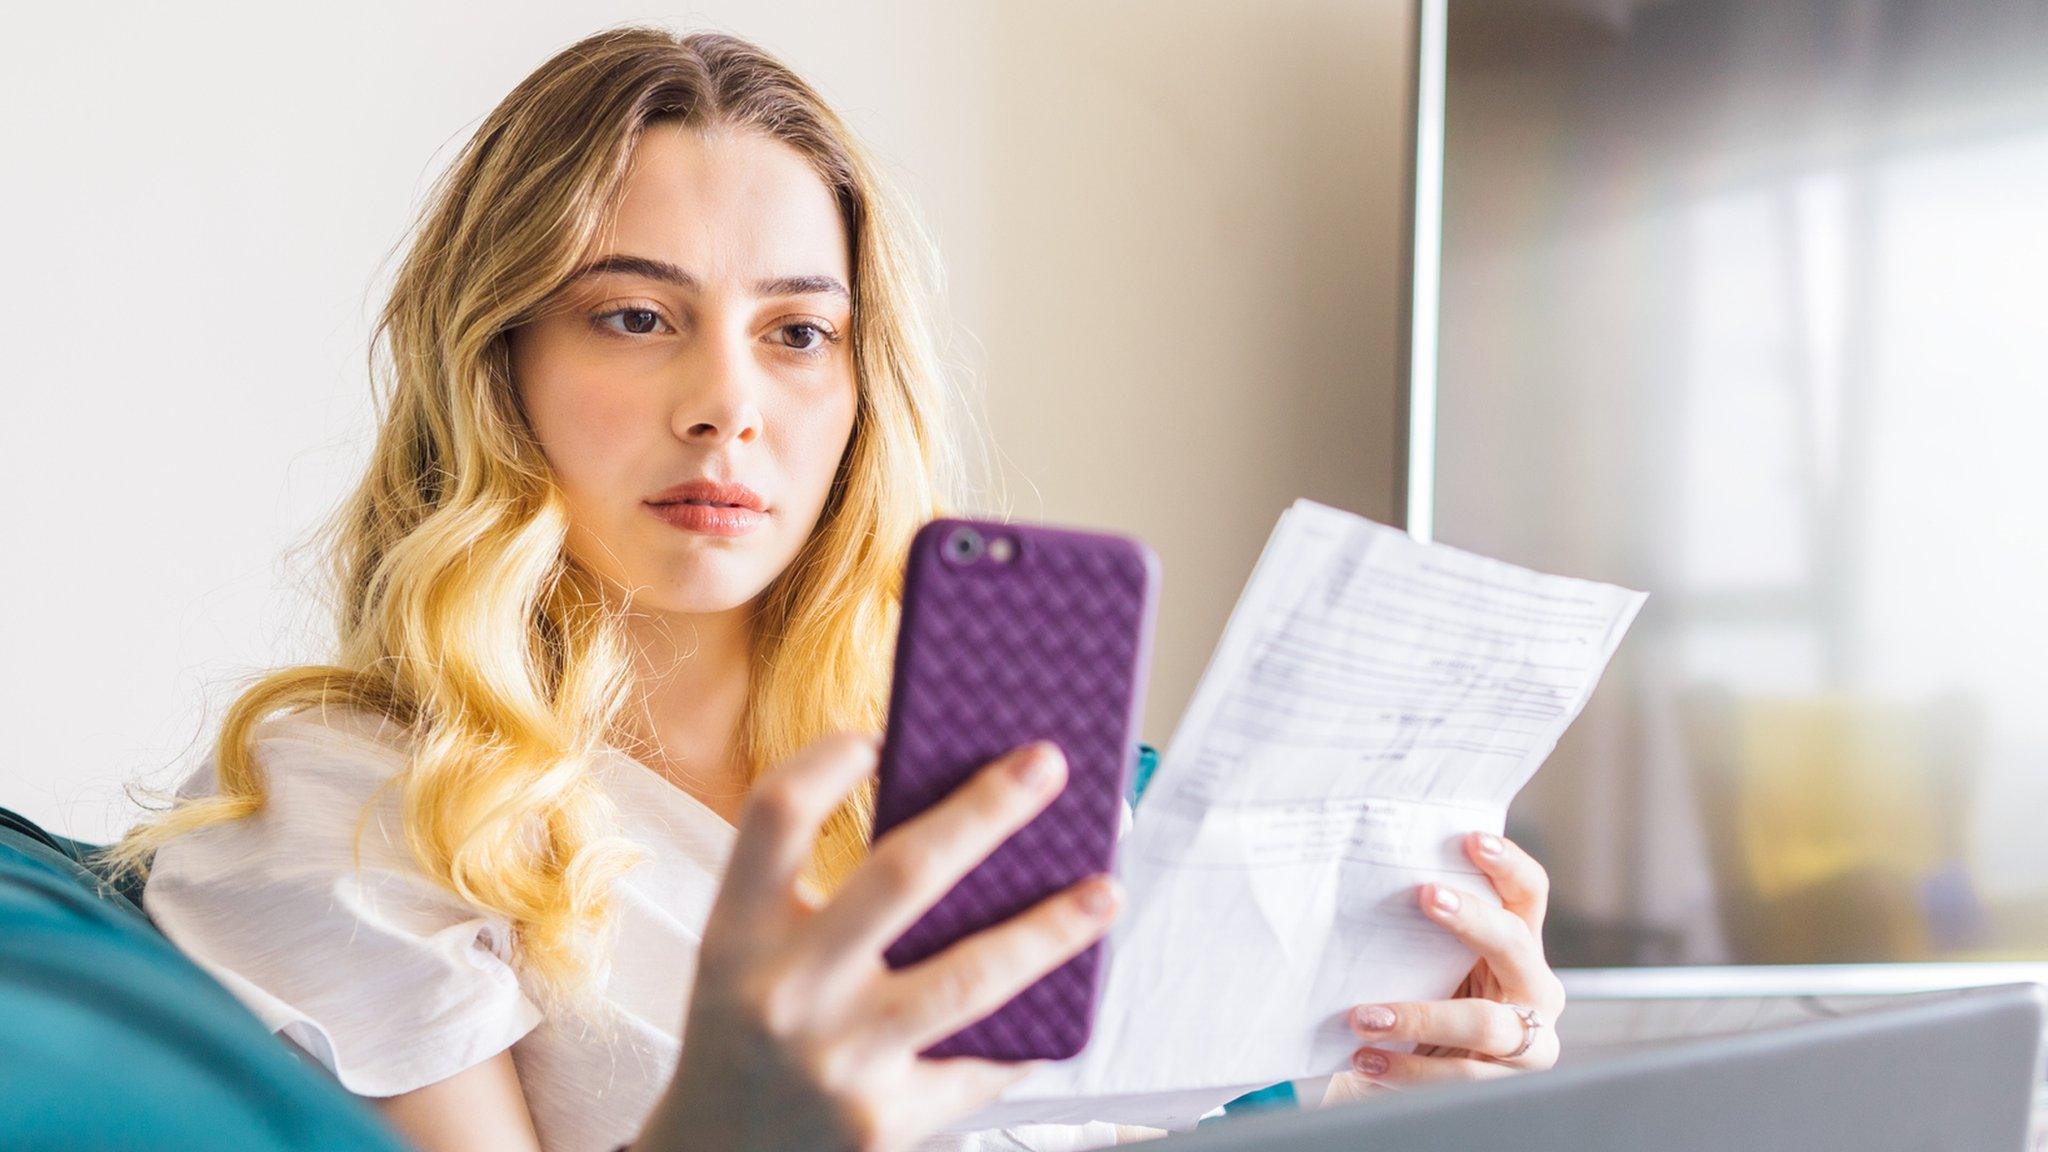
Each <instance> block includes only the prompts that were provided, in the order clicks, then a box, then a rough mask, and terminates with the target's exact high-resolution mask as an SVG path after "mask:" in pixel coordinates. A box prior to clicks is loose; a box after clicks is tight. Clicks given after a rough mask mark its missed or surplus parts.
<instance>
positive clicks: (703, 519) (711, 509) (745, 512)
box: [647, 501, 768, 536]
mask: <svg viewBox="0 0 2048 1152" xmlns="http://www.w3.org/2000/svg"><path fill="white" fill-rule="evenodd" d="M647 507H648V510H649V511H651V512H653V513H654V514H655V515H656V516H659V517H661V518H662V519H663V520H665V521H667V522H668V523H669V524H671V525H673V526H675V527H677V528H681V529H683V530H684V531H686V532H702V533H704V534H705V535H707V536H741V535H744V534H746V533H748V532H751V531H753V530H754V529H755V528H756V527H758V526H759V525H760V523H761V521H763V520H766V519H767V518H768V514H767V513H766V512H756V511H755V510H753V509H752V508H741V507H738V506H737V505H731V504H699V503H693V502H690V501H680V502H677V503H674V504H649V505H648V506H647Z"/></svg>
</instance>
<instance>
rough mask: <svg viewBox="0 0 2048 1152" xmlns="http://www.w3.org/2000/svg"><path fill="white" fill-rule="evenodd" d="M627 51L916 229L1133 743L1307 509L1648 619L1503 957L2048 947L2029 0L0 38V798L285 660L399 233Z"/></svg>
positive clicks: (358, 442)
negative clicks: (673, 72)
mask: <svg viewBox="0 0 2048 1152" xmlns="http://www.w3.org/2000/svg"><path fill="white" fill-rule="evenodd" d="M628 20H634V21H640V20H653V21H658V22H661V23H664V24H667V25H669V26H671V27H676V28H716V29H723V30H727V31H731V32H736V33H738V34H740V35H743V36H747V37H749V38H751V39H754V40H756V41H758V42H760V43H761V44H763V45H764V46H766V47H768V48H769V49H771V50H773V51H775V52H777V53H779V54H781V55H782V56H783V57H784V58H785V59H787V60H788V61H789V62H790V63H791V64H792V65H794V66H795V67H796V68H797V69H798V70H799V71H800V72H802V73H803V74H805V75H806V76H808V77H810V78H811V79H812V80H813V81H814V82H815V83H816V84H817V85H818V86H819V87H820V88H821V89H822V90H823V91H824V93H825V94H826V96H827V97H828V99H830V100H832V101H833V102H835V104H837V106H839V107H840V108H841V109H842V110H843V111H844V112H845V113H846V114H847V115H848V116H849V118H850V119H851V120H852V122H853V123H854V124H855V126H856V127H857V128H858V129H859V130H860V131H861V132H862V133H863V134H864V136H865V137H866V138H867V139H868V140H869V142H870V143H871V144H873V145H874V147H875V148H876V150H877V151H878V152H879V153H880V155H881V157H882V158H883V160H884V162H885V164H886V166H887V167H888V169H889V170H890V172H891V173H892V174H894V175H895V177H896V178H897V180H898V181H899V182H900V183H901V184H902V185H903V186H904V187H905V189H906V190H907V191H908V193H909V194H910V195H911V197H912V198H913V199H914V200H915V201H916V203H917V205H918V208H919V211H920V214H921V216H922V218H923V220H924V222H925V224H926V225H927V227H928V228H929V230H930V231H931V233H932V234H933V236H934V237H935V239H936V240H937V242H938V244H939V247H940V251H941V256H942V259H943V261H944V264H945V266H946V269H947V274H948V278H949V279H948V292H947V305H948V309H949V316H948V318H947V321H946V323H947V328H946V332H945V336H946V342H947V347H948V358H949V363H950V365H951V368H952V371H953V373H954V376H955V377H956V379H957V381H958V382H959V383H960V385H961V386H962V388H963V389H965V390H966V392H967V394H968V395H969V397H970V401H971V405H972V407H973V408H974V409H975V410H976V411H977V412H978V413H979V414H980V419H981V422H982V424H983V429H982V431H983V432H984V433H985V434H986V437H987V443H988V444H990V445H992V448H991V449H990V451H991V453H992V456H993V460H994V464H995V467H996V471H997V472H998V474H999V475H1000V477H1001V480H1002V488H1003V491H1004V492H1005V493H1006V494H1007V495H1006V496H1004V497H1002V498H1000V499H999V498H998V497H996V496H994V495H991V496H990V497H989V509H988V510H999V511H1007V512H1009V513H1010V514H1013V515H1016V516H1019V517H1023V518H1030V519H1045V520H1051V521H1055V522H1066V523H1074V524H1082V525H1093V526H1099V527H1105V528H1111V529H1117V530H1123V531H1129V532H1134V533H1137V534H1140V535H1142V536H1144V537H1145V538H1146V539H1147V540H1148V541H1150V542H1151V543H1152V544H1153V546H1154V547H1155V548H1156V549H1157V550H1158V552H1159V554H1160V556H1161V559H1162V562H1163V566H1164V572H1165V585H1164V590H1163V599H1162V603H1161V616H1160V622H1159V631H1158V641H1157V651H1156V663H1155V669H1154V678H1153V681H1152V685H1151V689H1150V699H1149V707H1148V712H1147V718H1146V724H1145V735H1146V738H1147V739H1148V740H1150V741H1151V742H1153V743H1155V744H1160V745H1163V744H1165V743H1166V742H1167V740H1168V738H1169V737H1170V736H1171V734H1172V727H1173V724H1174V721H1175V720H1176V718H1177V717H1178V716H1179V713H1180V710H1181V707H1182V705H1183V704H1184V703H1185V702H1186V699H1187V696H1188V694H1189V692H1190V691H1191V690H1192V689H1193V687H1194V683H1195V680H1196V678H1197V676H1198V675H1199V673H1200V671H1201V668H1202V665H1203V663H1204V662H1205V661H1206V659H1207V656H1208V653H1209V650H1210V647H1211V645H1212V644H1213V643H1214V642H1215V640H1216V638H1217V636H1218V634H1219V632H1220V630H1221V628H1222V625H1223V622H1224V619H1225V617H1226V616H1227V614H1228V612H1229V609H1230V606H1231V604H1232V603H1233V602H1234V600H1235V598H1236V596H1237V593H1238V591H1239V589H1240V587H1241V586H1242V584H1243V581H1244V579H1245V577H1246V575H1247V574H1248V573H1249V572H1250V569H1251V566H1252V562H1253V560H1254V559H1255V558H1256V556H1257V554H1258V551H1259V548H1260V546H1261V545H1262V544H1263V542H1264V540H1265V537H1266V534H1267V532H1268V531H1269V530H1270V528H1271V526H1272V524H1273V521H1274V519H1275V518H1276V517H1277V516H1278V514H1279V513H1280V511H1281V510H1282V509H1283V508H1284V507H1286V505H1287V504H1288V503H1289V502H1290V501H1292V500H1293V499H1294V498H1295V497H1297V496H1308V497H1310V498H1313V499H1316V500H1320V501H1323V502H1325V503H1329V504H1333V505H1337V506H1339V507H1343V508H1347V509H1349V510H1352V511H1354V512H1358V513H1361V514H1364V515H1366V516H1369V517H1372V518H1374V519H1377V520H1382V521H1385V522H1389V523H1403V522H1404V521H1405V522H1409V523H1410V524H1411V526H1412V527H1415V528H1417V529H1418V530H1421V531H1428V532H1433V533H1434V535H1435V536H1436V537H1437V538H1439V539H1442V540H1445V541H1447V542H1449V543H1452V544H1456V545H1459V546H1461V547H1466V548H1470V549H1473V550H1475V551H1480V552H1485V553H1488V554H1491V555H1496V556H1499V557H1501V558H1503V559H1507V560H1510V561H1514V562H1517V563H1521V564H1526V565H1530V566H1534V567H1538V568H1542V569H1546V570H1549V571H1556V572H1562V573H1568V574H1571V575H1576V576H1583V577H1588V578H1593V579H1599V580H1605V581H1610V582H1614V583H1620V584H1625V585H1628V586H1630V587H1634V588H1640V589H1645V590H1647V591H1649V592H1650V594H1651V595H1650V600H1649V602H1648V605H1647V607H1646V608H1645V609H1644V611H1643V614H1642V615H1641V617H1640V618H1639V620H1638V622H1637V624H1636V626H1635V628H1634V631H1633V634H1632V635H1631V636H1630V637H1629V639H1628V640H1627V641H1626V642H1625V643H1624V644H1623V645H1622V648H1621V653H1620V655H1619V657H1618V658H1617V660H1616V662H1615V664H1614V666H1613V667H1612V668H1611V669H1610V671H1609V672H1608V674H1607V676H1606V679H1605V681H1604V682H1603V684H1602V686H1601V688H1600V690H1599V692H1598V693H1597V694H1596V696H1595V697H1594V699H1593V702H1592V704H1591V705H1590V706H1589V708H1588V709H1587V711H1586V713H1585V715H1584V716H1583V717H1582V718H1581V719H1580V720H1579V721H1578V723H1577V724H1576V725H1574V727H1573V728H1572V729H1571V731H1570V732H1568V733H1567V735H1566V737H1565V740H1564V741H1563V743H1561V744H1560V746H1559V748H1558V750H1557V752H1556V753H1555V755H1553V757H1552V758H1551V761H1550V763H1549V764H1548V765H1547V766H1546V767H1545V768H1544V770H1543V771H1542V772H1541V773H1539V774H1538V775H1537V777H1536V780H1535V782H1534V783H1533V784H1532V785H1531V786H1530V787H1529V788H1528V789H1527V791H1525V793H1524V794H1523V796H1522V797H1521V798H1520V799H1519V800H1518V801H1517V803H1516V805H1515V806H1514V808H1513V810H1512V811H1511V814H1510V825H1509V827H1510V832H1511V834H1512V835H1514V836H1516V837H1517V838H1518V839H1519V840H1521V841H1523V842H1525V843H1526V844H1528V845H1529V846H1530V847H1531V848H1532V849H1534V850H1535V851H1536V852H1537V854H1538V855H1539V856H1540V857H1541V858H1542V859H1543V860H1544V861H1545V862H1546V864H1547V865H1548V866H1549V868H1550V869H1551V872H1552V874H1553V878H1554V884H1555V893H1556V894H1555V897H1554V901H1553V912H1552V920H1551V924H1550V927H1549V930H1548V932H1547V941H1548V944H1549V947H1550V951H1551V955H1552V958H1553V960H1554V962H1556V963H1557V964H1559V965H1561V966H1564V965H1569V966H1575V967H1599V968H1605V967H1614V966H1620V967H1627V968H1636V969H1646V970H1648V969H1658V968H1664V967H1667V966H1679V965H1685V966H1689V965H1703V964H1749V965H1756V964H1827V965H1862V964H1870V963H1890V962H1898V961H1943V960H1967V961H1978V960H2025V961H2044V962H2048V836H2044V835H2043V834H2042V833H2041V832H2040V831H2037V827H2038V826H2039V825H2040V824H2042V823H2043V822H2044V820H2048V704H2044V703H2043V702H2042V701H2043V700H2044V698H2048V675H2044V673H2043V671H2042V664H2041V657H2042V655H2043V654H2044V653H2048V607H2044V605H2043V601H2042V595H2043V593H2042V592H2041V589H2042V587H2043V586H2044V585H2048V516H2044V515H2042V513H2041V512H2040V511H2039V510H2038V509H2037V507H2036V502H2037V501H2038V500H2040V499H2041V498H2042V497H2043V496H2044V495H2048V451H2044V450H2043V448H2042V442H2043V428H2044V425H2048V341H2044V339H2043V337H2044V334H2048V324H2044V322H2043V320H2042V319H2041V317H2042V314H2043V311H2044V307H2043V305H2044V269H2048V3H2043V2H2041V0H1942V2H1939V3H1936V2H1931V0H1920V2H1905V0H1450V2H1449V3H1448V4H1446V3H1444V0H1420V2H1418V0H1350V2H1343V3H1339V2H1334V0H1269V2H1263V3H1256V4H1254V3H1250V2H1234V3H1221V2H1195V0H1130V2H1126V3H1115V4H1101V3H1082V2H1079V0H1050V2H1023V0H991V2H969V3H948V2H942V0H900V2H890V3H880V2H876V3H826V2H815V3H794V2H777V0H754V2H744V3H742V2H737V0H735V2H731V3H696V4H690V5H683V6H650V5H645V4H602V3H598V4H574V5H571V4H564V3H560V2H559V0H550V2H542V0H508V2H501V3H497V4H493V5H490V6H488V7H485V6H481V5H475V4H454V3H407V4H397V3H381V4H378V3H366V4H359V5H355V6H351V7H349V8H346V9H318V10H316V9H295V8H291V7H278V6H263V7H259V6H256V5H247V6H241V7H238V6H235V5H230V4H209V5H206V6H204V7H203V8H200V9H193V8H190V7H187V8H184V9H177V10H173V9H166V8H158V7H154V6H146V5H142V4H114V5H109V6H103V7H101V8H99V9H96V12H95V17H94V19H93V21H92V23H91V24H90V25H82V24H80V23H78V22H76V21H75V20H72V19H70V18H68V17H66V16H65V15H63V14H62V13H60V12H58V11H56V10H55V9H49V8H44V9H38V10H33V11H24V12H21V13H10V14H9V15H8V16H7V17H6V23H7V27H8V31H9V39H10V42H11V43H12V44H13V46H14V48H15V51H14V53H13V54H12V55H13V59H12V60H11V62H10V67H9V68H8V69H6V70H4V71H0V147H4V148H5V150H6V153H7V155H9V156H10V157H11V158H12V163H11V164H10V177H11V179H10V180H8V181H7V182H6V183H5V185H4V187H0V210H4V211H5V214H6V216H7V217H8V218H9V219H12V220H13V221H15V222H16V227H15V228H14V229H13V230H12V233H11V236H10V245H11V257H12V265H13V266H14V267H16V268H17V269H18V270H20V271H21V272H22V273H23V274H21V275H17V276H15V277H12V278H10V279H9V280H8V281H7V282H5V283H4V284H0V317H4V319H0V324H4V325H5V327H4V332H5V334H6V335H7V337H8V340H7V345H6V347H7V352H8V356H9V367H10V373H9V375H10V383H9V388H8V393H7V395H8V400H9V403H10V413H9V418H8V419H6V420H5V421H0V469H4V472H0V484H4V487H5V492H6V497H5V503H4V505H0V508H4V513H0V515H4V520H0V529H4V531H5V532H6V536H7V539H8V540H9V542H10V548H11V550H12V551H11V555H12V557H13V561H14V562H13V563H11V564H8V565H6V566H5V567H4V569H0V605H4V606H0V628H4V637H0V638H4V640H5V651H6V660H5V663H4V673H0V675H4V677H5V680H4V688H5V700H6V703H5V708H6V713H5V719H6V721H7V724H8V730H9V732H10V740H9V742H8V756H7V758H6V761H5V763H0V804H4V805H5V806H7V807H11V808H16V809H19V810H21V811H22V812H24V813H25V814H27V815H28V816H30V817H31V818H33V819H36V820H38V821H41V822H44V823H45V824H47V825H48V826H50V827H51V828H53V829H55V830H58V831H62V832H66V833H69V834H71V835H75V836H80V837H83V838H86V839H92V840H103V839H106V838H109V837H110V836H111V835H113V834H114V833H116V832H118V831H119V830H120V828H122V827H123V826H125V825H126V824H127V822H128V821H129V820H130V819H131V818H132V814H133V808H132V807H131V806H130V804H129V803H128V801H126V800H125V799H124V798H123V797H122V796H121V791H120V786H121V784H122V782H124V781H128V780H134V779H143V780H147V781H149V782H152V783H155V784H158V785H165V786H167V785H169V784H171V783H174V782H175V781H176V780H177V779H178V778H179V777H180V776H182V774H183V773H184V772H185V771H186V770H188V769H189V767H190V766H191V764H192V763H193V762H195V761H196V759H197V758H198V757H199V756H201V755H203V753H204V750H205V747H204V746H205V743H206V742H207V741H209V740H210V739H211V737H212V734H213V731H212V730H213V727H214V726H215V725H217V724H218V721H219V717H220V710H221V708H222V707H223V706H224V705H225V703H226V701H227V699H229V697H230V695H231V693H232V690H233V688H234V687H235V685H236V683H237V682H238V680H239V678H241V677H244V676H247V675H249V674H252V673H254V672H255V671H257V670H259V669H262V668H267V667H271V666H274V665H277V664H281V663H285V662H291V661H298V660H305V659H313V658H317V657H318V656H319V655H320V653H321V651H322V647H323V644H324V642H325V638H326V627H327V626H326V621H325V619H324V616H323V615H322V613H321V609H320V606H319V604H318V602H317V600H316V599H315V597H316V595H317V592H318V585H317V581H318V579H319V576H320V572H319V568H318V566H317V561H318V558H317V557H315V556H312V555H308V554H305V553H303V552H299V551H293V549H294V546H295V545H297V544H299V543H300V542H301V541H302V540H303V539H304V538H305V536H306V534H307V533H308V532H310V531H311V530H312V528H313V527H314V526H315V525H316V524H317V523H318V521H319V520H320V519H321V518H322V517H323V516H324V515H325V513H326V512H327V511H328V510H329V509H330V508H331V507H332V506H333V504H334V503H335V502H336V501H337V500H338V499H339V498H340V497H341V496H342V495H343V493H344V492H345V491H346V489H347V487H348V486H349V484H350V483H351V482H352V481H353V480H354V478H355V474H356V471H357V469H359V468H360V466H361V463H362V461H363V459H364V457H365V454H366V453H367V450H368V447H369V442H370V434H371V429H370V426H369V417H370V393H369V388H368V382H367V379H366V376H365V373H364V357H365V354H366V351H367V349H366V347H365V341H366V340H367V334H368V328H369V323H370V318H371V316H372V315H373V313H374V311H375V309H376V307H377V305H378V303H379V301H380V300H381V293H382V289H383V286H384V284H385V283H386V282H387V277H388V275H389V273H390V271H391V268H392V265H393V263H394V262H395V255H396V252H395V249H396V246H397V245H398V244H399V243H400V242H401V241H402V240H403V238H404V232H405V227H406V225H407V223H408V221H409V219H410V217H411V214H412V213H413V212H414V211H415V210H416V208H417V207H418V204H419V199H420V197H421V196H422V195H423V194H424V192H425V190H426V188H427V186H428V184H429V183H430V182H431V180H432V178H433V177H434V175H435V174H437V173H438V172H439V171H440V169H441V167H442V166H443V165H444V164H446V163H447V162H448V161H449V160H450V159H451V158H452V156H453V155H454V152H455V150H456V148H457V147H458V146H459V145H460V144H461V142H462V141H463V140H464V139H465V138H466V137H467V135H468V133H469V132H470V131H471V130H472V129H473V128H474V127H475V126H476V124H477V123H478V121H479V120H480V119H481V117H482V116H483V115H484V114H485V113H486V112H487V111H488V110H489V109H490V108H491V107H492V105H494V104H495V103H496V102H497V101H498V100H499V99H500V98H501V97H502V96H503V95H504V94H505V93H506V92H507V91H509V89H510V88H511V87H512V85H513V84H514V83H516V82H517V81H518V80H519V79H520V78H521V77H522V76H524V75H525V74H526V73H527V72H528V71H530V70H531V69H532V68H533V67H534V66H536V65H538V64H539V63H540V62H541V61H542V60H543V59H545V58H546V57H547V56H548V55H550V54H552V53H553V52H555V51H556V50H558V49H560V48H561V47H563V46H565V45H567V44H569V43H571V42H572V41H574V40H576V39H578V38H579V37H581V36H583V35H586V34H588V33H589V32H591V31H594V30H596V29H597V28H599V27H603V26H605V25H608V24H613V23H618V22H622V21H628ZM1418 157H1420V160H1418ZM1439 158H1440V159H1439ZM1438 176H1440V178H1441V181H1440V185H1439V184H1438V183H1437V182H1436V177H1438ZM1418 188H1419V189H1421V190H1422V191H1421V192H1420V193H1419V194H1418V192H1417V189H1418ZM1439 188H1440V191H1439ZM1418 273H1420V279H1417V275H1418ZM1411 284H1419V286H1420V287H1419V290H1417V289H1412V288H1411ZM1418 336H1419V337H1420V338H1421V340H1422V343H1420V344H1418V343H1417V338H1418ZM1418 351H1420V352H1423V353H1427V354H1422V355H1418V354H1417V353H1418ZM1425 399H1426V400H1427V403H1422V402H1420V401H1422V400H1425Z"/></svg>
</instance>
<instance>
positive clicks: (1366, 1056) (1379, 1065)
mask: <svg viewBox="0 0 2048 1152" xmlns="http://www.w3.org/2000/svg"><path fill="white" fill-rule="evenodd" d="M1351 1066H1352V1067H1353V1068H1356V1069H1357V1070H1358V1074H1359V1075H1361V1076H1381V1075H1385V1074H1386V1071H1387V1057H1386V1054H1385V1053H1382V1052H1375V1051H1373V1050H1372V1049H1370V1048H1361V1049H1359V1050H1358V1052H1357V1053H1356V1054H1355V1055H1353V1056H1352V1057H1351Z"/></svg>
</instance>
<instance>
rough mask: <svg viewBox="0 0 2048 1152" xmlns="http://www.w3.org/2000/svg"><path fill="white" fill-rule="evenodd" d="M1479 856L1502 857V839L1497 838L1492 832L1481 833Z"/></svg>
mask: <svg viewBox="0 0 2048 1152" xmlns="http://www.w3.org/2000/svg"><path fill="white" fill-rule="evenodd" d="M1479 854H1480V855H1481V856H1498V855H1500V837H1498V836H1495V835H1494V834H1493V833H1491V832H1481V833H1480V834H1479Z"/></svg>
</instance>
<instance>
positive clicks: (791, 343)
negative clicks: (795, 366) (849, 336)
mask: <svg viewBox="0 0 2048 1152" xmlns="http://www.w3.org/2000/svg"><path fill="white" fill-rule="evenodd" d="M776 332H778V333H779V334H780V335H781V336H782V340H781V343H782V344H783V345H784V346H785V347H788V348H792V349H794V350H796V351H798V352H822V351H824V348H825V345H827V344H830V343H831V342H833V341H834V340H837V339H838V335H837V334H836V333H834V332H833V331H832V330H831V329H829V328H827V327H825V326H824V325H823V324H813V323H811V322H810V321H808V320H799V321H797V322H796V323H794V324H784V325H783V326H782V327H780V328H778V329H776Z"/></svg>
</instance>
